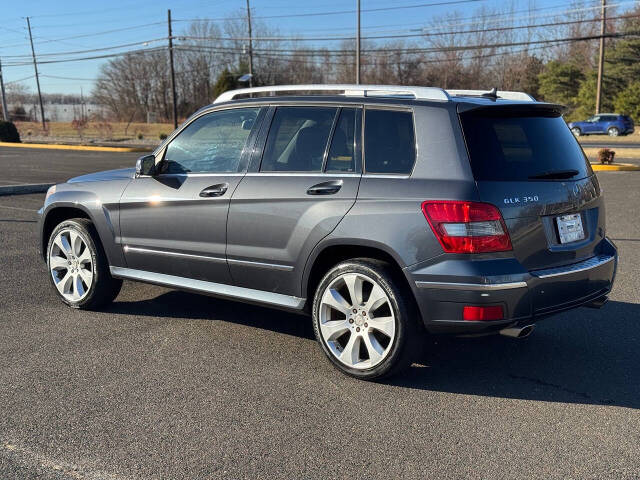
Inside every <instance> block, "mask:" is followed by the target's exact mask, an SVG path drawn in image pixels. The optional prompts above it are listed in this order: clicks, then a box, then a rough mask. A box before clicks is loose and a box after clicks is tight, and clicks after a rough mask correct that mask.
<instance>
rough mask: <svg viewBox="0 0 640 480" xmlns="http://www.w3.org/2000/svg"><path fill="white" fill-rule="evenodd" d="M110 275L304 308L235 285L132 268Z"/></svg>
mask: <svg viewBox="0 0 640 480" xmlns="http://www.w3.org/2000/svg"><path fill="white" fill-rule="evenodd" d="M109 268H110V270H111V275H112V276H114V277H117V278H125V279H127V280H136V281H138V282H145V283H153V284H155V285H162V286H165V287H173V288H177V289H180V290H188V291H191V292H196V293H205V294H207V295H214V296H218V297H224V298H231V299H236V300H244V301H247V302H252V303H261V304H265V305H271V306H273V307H280V308H287V309H292V310H302V309H303V308H304V304H305V300H306V299H304V298H299V297H293V296H291V295H283V294H281V293H273V292H265V291H263V290H254V289H252V288H244V287H237V286H235V285H225V284H222V283H214V282H206V281H204V280H194V279H192V278H184V277H177V276H175V275H165V274H163V273H155V272H147V271H144V270H134V269H132V268H123V267H109Z"/></svg>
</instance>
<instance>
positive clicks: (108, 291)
mask: <svg viewBox="0 0 640 480" xmlns="http://www.w3.org/2000/svg"><path fill="white" fill-rule="evenodd" d="M47 267H48V270H49V279H50V280H51V283H52V285H53V287H54V288H55V291H56V293H57V294H58V296H59V297H60V299H61V300H62V301H63V302H64V303H66V304H67V305H69V306H70V307H73V308H80V309H94V308H98V307H100V306H103V305H106V304H107V303H110V302H111V301H113V300H114V299H115V298H116V296H117V295H118V293H119V292H120V288H121V286H122V280H117V279H114V278H113V277H112V276H111V274H110V273H109V262H108V261H107V257H106V255H105V253H104V251H103V249H102V245H101V244H100V240H99V238H98V234H97V232H96V230H95V228H94V226H93V224H92V223H91V222H90V221H89V220H87V219H84V218H74V219H72V220H66V221H64V222H62V223H60V224H59V225H58V226H57V227H56V228H55V229H54V230H53V232H52V233H51V236H50V237H49V244H48V247H47Z"/></svg>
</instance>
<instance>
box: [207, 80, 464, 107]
mask: <svg viewBox="0 0 640 480" xmlns="http://www.w3.org/2000/svg"><path fill="white" fill-rule="evenodd" d="M277 92H291V93H301V92H339V93H338V94H341V95H345V96H347V97H410V98H415V99H416V100H440V101H444V102H446V101H449V100H451V97H450V96H449V95H448V94H447V92H446V91H445V90H443V89H442V88H436V87H402V86H398V85H348V84H343V85H275V86H271V87H254V88H240V89H238V90H229V91H228V92H224V93H223V94H221V95H220V96H219V97H218V98H216V99H215V100H214V102H213V103H222V102H228V101H230V100H233V99H234V98H236V97H239V96H241V95H251V94H254V93H267V94H269V95H275V94H276V93H277Z"/></svg>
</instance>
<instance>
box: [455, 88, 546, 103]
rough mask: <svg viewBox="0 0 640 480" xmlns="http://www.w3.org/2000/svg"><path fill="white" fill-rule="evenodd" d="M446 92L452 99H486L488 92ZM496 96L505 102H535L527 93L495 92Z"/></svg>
mask: <svg viewBox="0 0 640 480" xmlns="http://www.w3.org/2000/svg"><path fill="white" fill-rule="evenodd" d="M446 92H447V93H448V94H449V95H451V96H452V97H483V96H484V97H487V96H488V94H489V93H491V92H490V91H489V90H446ZM496 95H497V97H498V98H504V99H505V100H522V101H525V102H535V101H536V99H535V98H533V97H532V96H531V95H529V94H528V93H524V92H509V91H506V90H497V92H496Z"/></svg>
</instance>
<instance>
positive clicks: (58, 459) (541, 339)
mask: <svg viewBox="0 0 640 480" xmlns="http://www.w3.org/2000/svg"><path fill="white" fill-rule="evenodd" d="M599 177H600V179H601V183H602V186H603V188H604V190H605V192H606V195H607V214H608V234H609V236H610V237H612V238H613V239H614V240H615V242H616V243H617V245H618V246H619V249H620V256H621V263H620V266H619V272H618V281H617V284H616V286H615V289H614V292H613V295H612V301H611V302H610V303H609V304H608V305H607V306H605V307H604V309H602V310H599V311H598V310H589V309H580V310H577V311H573V312H569V313H565V314H562V315H560V316H558V317H555V318H554V319H550V320H547V321H545V322H543V323H541V324H540V325H539V326H538V329H537V330H536V332H535V333H534V334H533V336H531V337H530V338H529V339H527V340H524V341H518V340H512V339H507V338H502V337H498V338H484V339H440V340H438V341H435V342H434V341H429V342H427V343H425V349H424V355H423V359H422V360H421V364H420V365H415V366H414V367H412V368H411V370H410V371H409V372H408V373H407V374H406V375H405V376H404V377H401V378H398V379H396V380H394V381H392V382H384V383H366V382H360V381H356V380H352V379H350V378H347V377H345V376H343V375H341V374H339V373H338V372H337V371H336V370H334V369H333V368H332V367H331V366H330V365H329V363H328V362H327V361H326V360H325V359H324V358H323V355H322V353H321V351H320V349H319V348H318V347H317V345H316V344H315V342H314V341H313V339H312V337H313V335H312V331H311V328H310V323H309V320H308V319H307V318H305V317H302V316H297V315H292V314H286V313H282V312H278V311H274V310H268V309H264V308H259V307H253V306H247V305H242V304H236V303H231V302H227V301H221V300H216V299H212V298H208V297H204V296H199V295H194V294H187V293H180V292H174V291H170V290H167V289H164V288H160V287H154V286H146V285H141V284H133V283H127V284H125V286H124V288H123V292H122V293H121V295H120V296H119V297H118V299H117V301H116V303H114V304H113V306H112V307H111V308H110V309H109V310H107V311H104V312H91V313H87V312H78V311H73V310H70V309H68V308H66V307H63V306H62V304H61V303H60V302H59V301H58V300H57V299H56V298H55V296H54V293H53V291H52V289H51V288H50V286H49V284H48V280H47V277H46V272H45V269H44V265H43V264H42V263H41V261H40V260H39V259H38V257H37V255H36V253H35V247H34V243H35V240H34V237H33V235H34V232H33V231H34V227H35V224H34V223H33V222H34V219H35V214H34V210H36V209H37V208H38V207H39V206H40V205H41V203H42V199H43V198H42V195H31V196H15V197H3V198H0V246H1V248H0V265H1V266H2V268H0V339H1V341H0V360H1V362H2V364H1V366H0V478H2V479H25V478H45V479H125V478H126V479H135V478H152V479H169V478H171V479H173V478H199V479H200V478H211V479H217V478H251V479H257V478H352V479H356V478H416V479H425V478H441V477H448V478H461V477H482V478H510V479H511V478H525V477H526V478H531V477H534V478H638V476H640V457H639V456H638V451H639V446H640V413H639V412H640V368H639V366H640V349H639V348H638V343H639V341H640V282H639V281H638V275H639V273H640V248H638V247H640V225H639V224H638V213H637V211H638V205H640V174H639V173H624V172H602V173H600V174H599Z"/></svg>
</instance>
